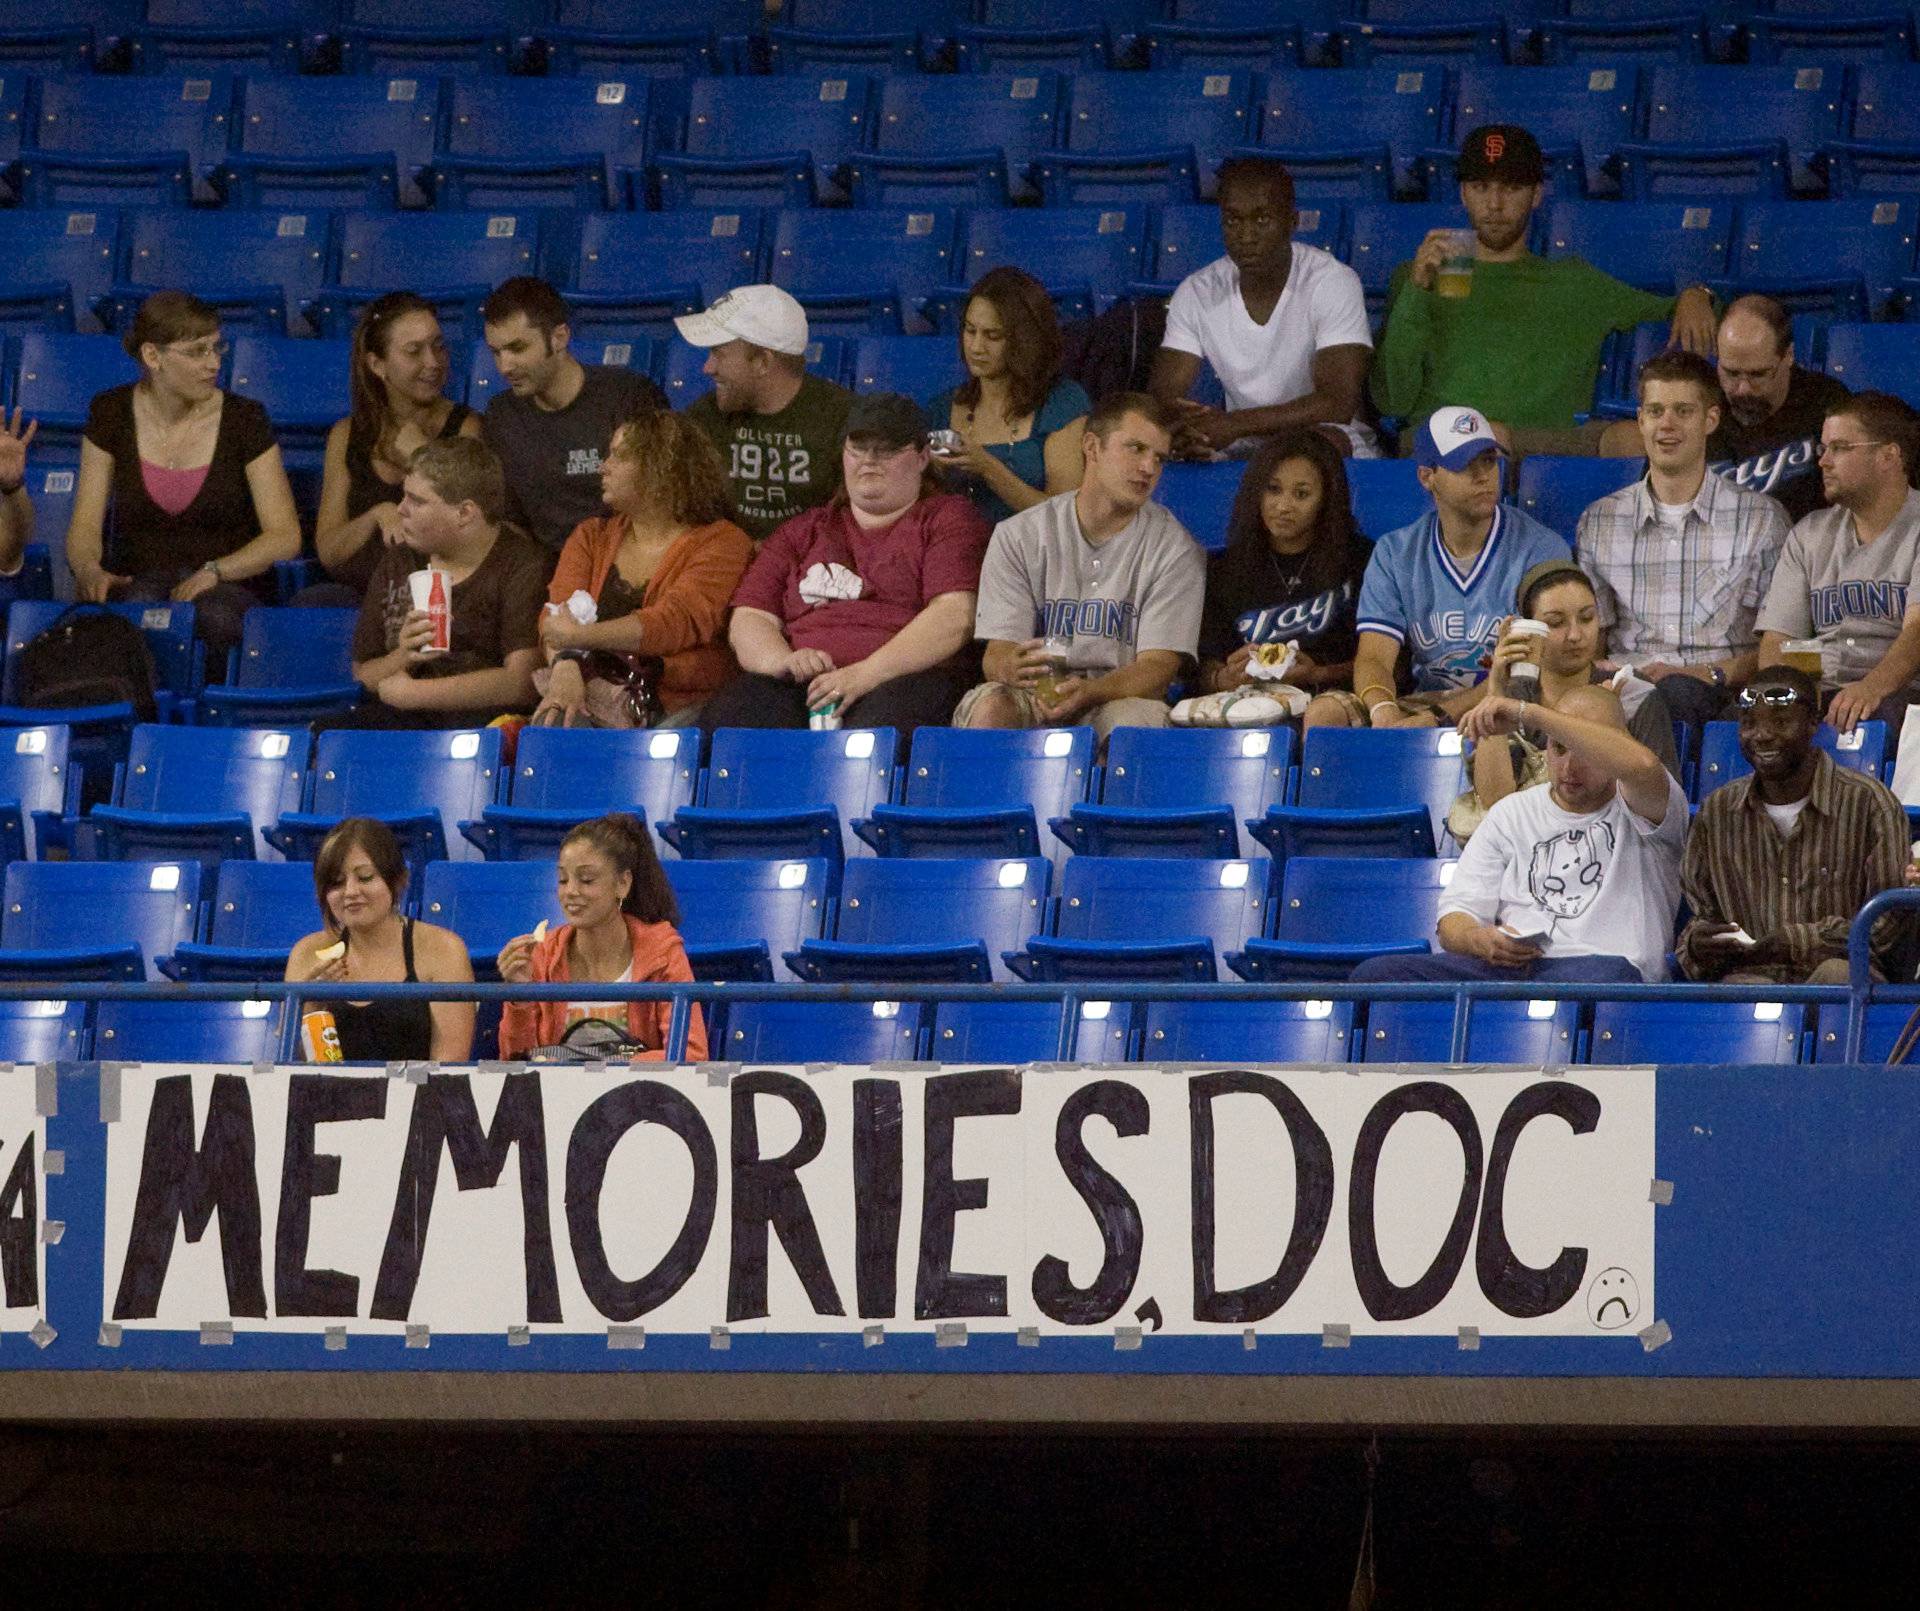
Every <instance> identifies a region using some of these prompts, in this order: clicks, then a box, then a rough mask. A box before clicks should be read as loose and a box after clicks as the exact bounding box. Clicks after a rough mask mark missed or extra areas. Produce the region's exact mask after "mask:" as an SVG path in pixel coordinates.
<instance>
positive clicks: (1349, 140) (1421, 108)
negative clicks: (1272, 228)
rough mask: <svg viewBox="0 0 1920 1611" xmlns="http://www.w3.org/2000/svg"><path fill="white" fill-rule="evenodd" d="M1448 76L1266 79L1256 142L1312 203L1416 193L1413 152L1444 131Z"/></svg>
mask: <svg viewBox="0 0 1920 1611" xmlns="http://www.w3.org/2000/svg"><path fill="white" fill-rule="evenodd" d="M1446 93H1447V75H1446V73H1445V71H1444V70H1442V69H1440V68H1437V67H1423V66H1421V65H1419V64H1418V63H1412V64H1409V65H1407V66H1404V67H1396V66H1386V67H1356V68H1346V69H1343V70H1342V71H1340V72H1338V73H1331V74H1329V73H1322V72H1315V71H1312V70H1306V71H1299V72H1296V71H1291V70H1286V69H1282V70H1281V71H1279V72H1274V73H1269V74H1268V75H1267V79H1266V88H1265V91H1264V93H1263V94H1262V96H1261V99H1260V144H1261V146H1262V148H1263V149H1265V150H1266V151H1268V152H1269V153H1270V154H1272V155H1273V156H1276V157H1278V158H1279V159H1280V160H1281V161H1282V162H1284V163H1286V165H1287V168H1288V170H1289V171H1290V172H1291V173H1292V174H1293V181H1294V186H1295V188H1296V190H1297V191H1298V193H1299V194H1301V195H1303V196H1307V197H1310V198H1312V199H1313V200H1316V201H1329V200H1339V201H1386V200H1388V199H1390V198H1391V197H1393V196H1395V195H1400V196H1415V195H1418V194H1419V193H1420V176H1419V172H1418V168H1417V164H1418V161H1419V158H1420V154H1421V153H1422V152H1423V151H1425V150H1427V149H1428V148H1429V147H1431V146H1435V145H1438V144H1439V143H1440V140H1441V137H1442V133H1443V131H1444V129H1445V126H1446V125H1445V118H1446V113H1447V105H1446Z"/></svg>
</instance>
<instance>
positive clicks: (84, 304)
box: [0, 208, 120, 530]
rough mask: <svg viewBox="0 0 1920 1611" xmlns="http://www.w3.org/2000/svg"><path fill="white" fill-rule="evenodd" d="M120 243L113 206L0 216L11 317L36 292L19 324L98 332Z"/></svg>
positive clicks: (0, 243)
mask: <svg viewBox="0 0 1920 1611" xmlns="http://www.w3.org/2000/svg"><path fill="white" fill-rule="evenodd" d="M119 242H120V214H119V212H118V211H116V210H115V209H113V208H106V209H104V210H97V209H83V210H81V211H78V212H60V211H58V210H55V209H46V210H42V209H37V208H14V209H10V210H8V211H5V212H0V262H4V263H6V265H7V277H8V279H9V281H10V282H11V289H10V290H8V291H6V292H5V293H4V299H5V300H4V306H5V307H6V308H7V310H8V311H9V314H10V315H11V312H12V310H13V309H15V308H21V307H24V306H25V304H27V303H28V301H29V293H37V298H36V299H37V301H38V304H39V305H38V306H37V307H27V308H25V311H24V312H23V314H22V320H21V322H25V320H26V318H27V317H28V316H31V319H32V322H33V323H35V324H38V325H41V326H52V327H54V328H63V329H64V328H78V329H80V330H84V331H89V332H97V331H98V330H100V329H101V328H102V326H101V320H100V314H99V306H100V304H101V303H103V302H105V300H106V297H107V293H108V292H109V291H110V290H111V289H112V288H113V281H114V276H115V274H116V272H117V270H118V268H119ZM62 306H64V308H65V310H66V311H65V314H64V317H63V315H62V313H61V308H62ZM13 322H14V321H13V320H12V318H11V316H10V317H9V324H10V325H11V324H12V323H13ZM61 529H62V530H64V529H65V528H64V527H62V528H61Z"/></svg>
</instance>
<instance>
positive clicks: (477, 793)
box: [266, 727, 503, 874]
mask: <svg viewBox="0 0 1920 1611" xmlns="http://www.w3.org/2000/svg"><path fill="white" fill-rule="evenodd" d="M312 771H313V786H312V790H311V803H310V805H309V806H308V808H307V810H305V811H304V812H299V813H294V814H290V815H286V816H283V817H281V819H280V821H279V823H278V824H277V825H276V826H274V827H273V828H271V829H269V830H268V831H267V836H266V837H267V843H268V844H270V845H272V846H273V847H274V849H276V850H278V851H280V852H281V854H282V855H285V856H287V857H288V858H289V859H293V860H302V861H310V860H312V859H313V855H314V853H315V852H316V851H317V850H318V849H319V848H320V841H321V840H322V839H324V838H326V836H327V834H328V833H329V832H330V831H331V830H332V828H333V826H334V824H335V823H337V822H339V821H340V820H341V819H342V818H343V817H377V818H379V819H380V820H381V821H382V822H384V823H386V825H387V826H388V827H389V828H391V829H392V830H393V831H394V833H395V835H396V836H397V837H398V838H399V839H400V841H401V843H402V845H403V846H405V848H406V850H407V859H408V861H409V863H410V864H411V865H412V866H413V867H414V868H415V870H416V874H417V871H418V868H419V867H420V866H421V864H423V863H425V862H428V861H438V860H441V859H442V858H444V857H446V856H448V855H449V854H451V855H452V856H454V857H455V858H457V859H459V860H463V861H477V860H479V859H480V852H479V850H478V849H477V848H476V847H474V846H472V845H470V844H468V843H467V842H466V841H465V840H464V839H462V838H461V837H460V834H459V825H460V824H461V823H462V822H470V821H473V820H475V819H476V818H478V817H479V816H480V814H481V812H483V811H484V810H485V809H486V808H487V807H488V806H489V805H491V804H492V803H493V801H494V800H495V799H497V798H498V796H499V791H500V788H501V786H502V783H503V779H502V777H501V768H500V730H499V729H498V728H495V727H488V728H482V729H480V730H479V731H466V732H420V733H406V732H365V733H362V732H353V731H340V730H336V731H332V732H325V733H322V734H321V735H320V737H319V739H318V741H317V742H316V743H315V745H314V752H313V768H312Z"/></svg>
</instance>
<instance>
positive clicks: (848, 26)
mask: <svg viewBox="0 0 1920 1611" xmlns="http://www.w3.org/2000/svg"><path fill="white" fill-rule="evenodd" d="M745 3H746V4H748V5H751V6H753V8H754V11H755V14H756V15H757V14H758V11H759V6H758V4H757V3H756V0H745ZM971 12H972V0H787V6H786V12H785V21H786V24H787V26H788V27H789V28H794V29H799V30H801V31H803V32H808V33H815V34H852V35H860V34H865V35H874V34H888V33H896V32H904V33H910V34H916V35H918V36H920V37H921V38H922V39H924V40H925V42H926V44H927V46H928V49H929V51H930V52H932V51H934V50H937V49H939V48H941V47H944V46H945V45H946V44H947V43H949V42H950V41H951V38H952V35H953V30H954V27H955V25H956V24H958V23H961V22H964V21H965V20H966V19H967V17H968V16H969V15H970V14H971Z"/></svg>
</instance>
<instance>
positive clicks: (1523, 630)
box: [1507, 616, 1548, 704]
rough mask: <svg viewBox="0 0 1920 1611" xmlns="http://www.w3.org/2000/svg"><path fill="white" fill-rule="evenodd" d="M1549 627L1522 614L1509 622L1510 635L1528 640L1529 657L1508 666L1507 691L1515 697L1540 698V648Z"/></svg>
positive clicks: (1537, 701) (1537, 700) (1508, 631)
mask: <svg viewBox="0 0 1920 1611" xmlns="http://www.w3.org/2000/svg"><path fill="white" fill-rule="evenodd" d="M1547 632H1548V627H1547V623H1546V622H1544V621H1530V620H1528V619H1527V618H1526V617H1525V616H1522V617H1521V618H1520V619H1519V620H1517V621H1510V622H1508V623H1507V634H1508V636H1510V637H1515V638H1524V639H1526V640H1527V658H1526V659H1525V660H1516V661H1514V662H1513V664H1512V665H1510V666H1508V667H1507V693H1508V695H1509V696H1510V697H1512V698H1514V699H1526V700H1531V701H1533V702H1534V703H1536V704H1537V703H1539V699H1540V650H1541V647H1542V646H1543V645H1544V644H1545V643H1546V641H1547Z"/></svg>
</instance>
